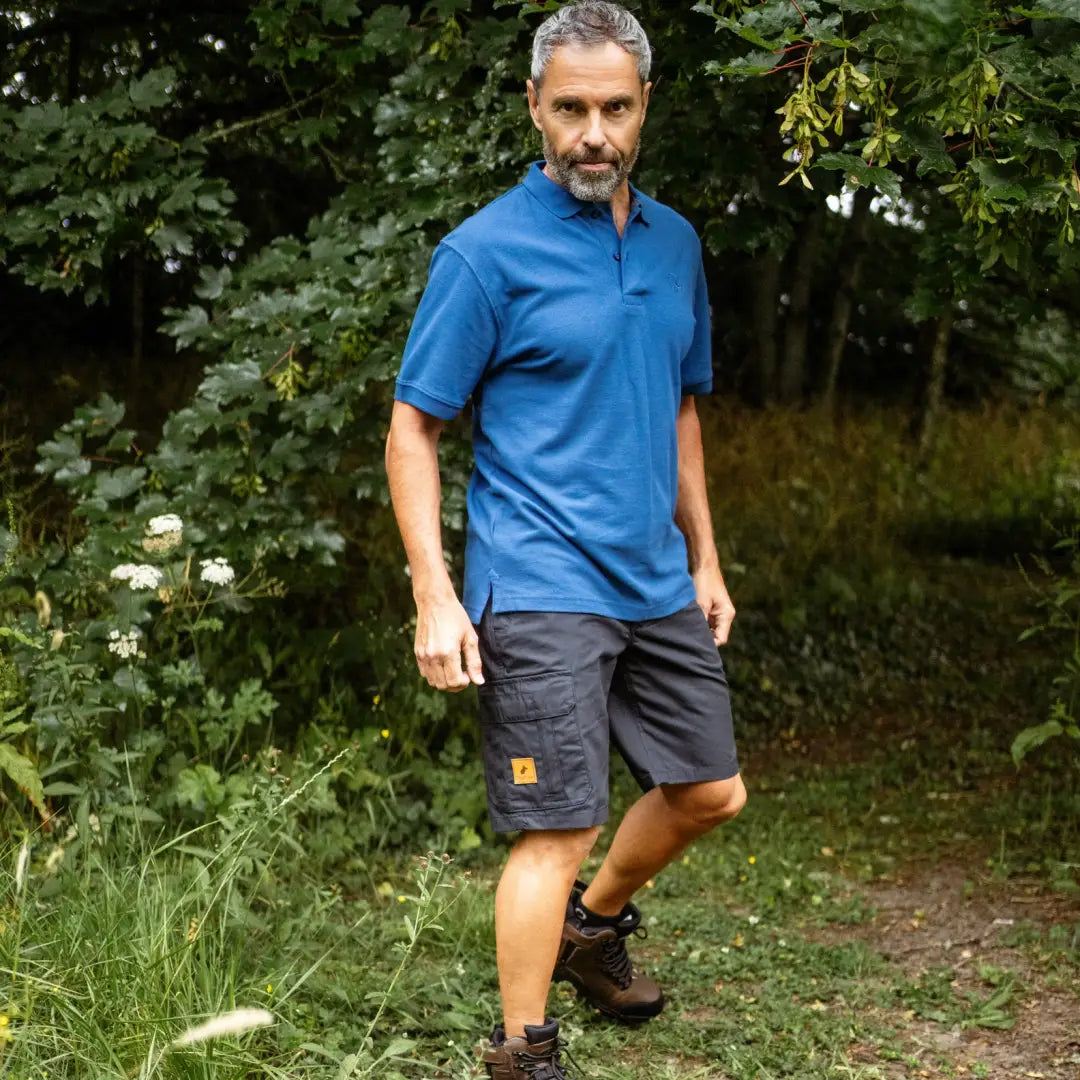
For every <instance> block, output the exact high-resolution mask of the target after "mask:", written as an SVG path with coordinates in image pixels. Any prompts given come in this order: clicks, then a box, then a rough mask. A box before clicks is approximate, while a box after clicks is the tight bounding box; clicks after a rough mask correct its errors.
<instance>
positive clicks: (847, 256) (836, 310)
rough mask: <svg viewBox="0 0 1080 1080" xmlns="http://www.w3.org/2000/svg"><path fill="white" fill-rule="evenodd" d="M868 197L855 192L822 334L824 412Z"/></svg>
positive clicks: (836, 374)
mask: <svg viewBox="0 0 1080 1080" xmlns="http://www.w3.org/2000/svg"><path fill="white" fill-rule="evenodd" d="M871 197H872V193H871V191H870V190H869V189H868V188H865V187H861V188H859V190H858V191H856V192H855V202H854V205H853V206H852V210H851V220H850V221H849V222H848V228H847V237H846V240H845V245H844V248H843V249H842V251H841V258H840V274H839V281H838V282H837V286H836V295H835V296H834V297H833V309H832V315H831V316H830V317H829V325H828V328H827V329H826V331H825V357H824V360H825V363H824V371H825V374H824V378H823V381H822V387H821V405H822V408H823V409H824V410H825V411H826V412H833V411H834V410H835V409H836V386H837V383H838V382H839V381H840V366H841V364H842V363H843V361H844V347H845V346H846V345H847V336H848V328H849V327H850V326H851V312H852V310H853V309H854V307H855V294H856V293H857V292H858V289H859V278H860V277H861V276H862V264H863V257H864V255H865V253H866V233H867V226H868V224H869V221H870V199H871Z"/></svg>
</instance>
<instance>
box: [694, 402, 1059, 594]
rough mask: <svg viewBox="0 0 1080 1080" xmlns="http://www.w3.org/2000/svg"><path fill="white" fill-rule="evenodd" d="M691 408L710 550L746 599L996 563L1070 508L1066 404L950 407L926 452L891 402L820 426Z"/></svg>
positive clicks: (803, 418)
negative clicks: (921, 455)
mask: <svg viewBox="0 0 1080 1080" xmlns="http://www.w3.org/2000/svg"><path fill="white" fill-rule="evenodd" d="M699 414H700V416H701V421H702V436H703V440H704V443H705V460H706V469H707V473H708V484H709V498H710V505H711V507H712V511H713V519H714V522H715V525H716V533H717V542H718V545H719V547H720V553H721V557H722V559H723V562H724V563H725V564H726V566H727V568H728V574H729V577H734V578H736V579H738V580H737V588H738V592H739V594H740V595H741V597H742V598H743V600H744V601H752V602H754V603H755V604H757V603H759V602H761V601H768V600H776V599H777V597H778V596H779V597H780V598H783V597H785V596H790V595H791V594H793V593H795V592H800V591H803V590H811V591H813V590H814V589H816V588H824V589H825V591H826V592H828V593H832V594H835V595H833V596H829V597H827V599H837V600H840V601H842V600H843V598H844V594H845V593H846V592H847V591H848V590H847V589H845V585H847V586H849V587H850V589H851V591H853V592H854V591H858V590H859V587H860V585H863V586H865V585H868V584H869V585H873V587H874V589H875V591H876V590H878V589H881V588H884V589H886V590H887V589H888V588H889V587H890V583H893V584H895V585H896V586H897V587H900V586H902V585H903V583H905V582H908V581H910V580H911V579H912V576H913V571H915V570H916V569H917V566H918V563H919V562H920V561H922V560H925V557H926V556H927V555H928V554H945V555H953V556H961V557H963V556H978V557H991V558H1000V559H1009V558H1010V557H1011V556H1012V555H1013V554H1014V553H1024V552H1026V551H1027V550H1028V549H1029V548H1030V547H1031V546H1033V545H1034V546H1038V545H1043V544H1047V543H1048V542H1050V541H1051V539H1052V536H1053V532H1052V530H1051V529H1050V528H1048V524H1047V523H1048V521H1050V520H1051V519H1054V518H1057V519H1060V520H1068V519H1069V516H1070V514H1071V515H1075V514H1076V512H1077V507H1076V505H1075V500H1072V505H1070V499H1069V496H1068V491H1069V485H1070V483H1071V482H1073V481H1075V479H1076V478H1077V477H1078V476H1080V424H1078V422H1077V420H1076V418H1075V417H1074V416H1072V415H1071V414H1069V413H1067V412H1060V413H1052V412H1050V411H1048V410H1037V409H1029V410H1018V409H1015V408H1011V407H1008V406H1001V405H999V406H994V407H989V406H988V407H985V408H982V409H979V410H976V411H972V412H952V413H950V414H948V415H947V416H945V417H943V419H942V424H941V430H940V435H939V438H938V441H937V445H936V450H935V452H934V454H933V456H932V457H931V458H930V459H929V460H928V461H925V462H920V461H919V460H918V458H917V456H916V453H915V447H914V445H913V443H912V441H911V439H910V437H909V435H908V432H907V420H906V418H905V417H904V416H903V415H902V414H901V413H899V412H897V411H896V410H895V409H893V410H885V409H882V410H877V411H874V410H868V411H864V412H861V413H859V414H858V415H857V416H848V417H846V418H842V419H841V420H840V421H839V422H838V423H833V422H832V421H831V420H828V419H825V418H823V417H822V416H821V415H819V414H818V413H815V412H809V411H808V412H798V411H794V410H780V409H777V410H765V411H760V410H749V409H746V408H743V407H740V406H739V405H737V404H735V403H732V402H730V401H727V400H724V399H719V398H718V399H706V400H704V401H702V402H701V403H700V404H699ZM915 576H917V575H915Z"/></svg>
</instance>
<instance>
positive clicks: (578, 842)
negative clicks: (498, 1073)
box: [495, 827, 600, 1038]
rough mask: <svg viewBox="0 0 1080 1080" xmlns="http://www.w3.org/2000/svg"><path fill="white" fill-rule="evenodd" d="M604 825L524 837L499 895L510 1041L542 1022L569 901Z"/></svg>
mask: <svg viewBox="0 0 1080 1080" xmlns="http://www.w3.org/2000/svg"><path fill="white" fill-rule="evenodd" d="M599 834H600V829H599V827H596V828H590V829H560V830H551V831H543V832H527V833H523V834H522V836H521V839H520V840H518V842H517V843H516V844H515V845H514V848H513V850H512V851H511V852H510V858H509V859H507V862H506V866H505V867H504V868H503V872H502V877H501V878H500V879H499V887H498V889H497V890H496V892H495V954H496V962H497V963H498V967H499V989H500V991H501V992H502V1002H503V1018H504V1023H505V1026H506V1034H507V1037H508V1038H513V1037H514V1036H515V1035H524V1034H525V1025H526V1024H542V1023H543V1022H544V1019H545V1014H546V1010H547V996H548V989H549V988H550V986H551V973H552V971H554V969H555V961H556V960H557V959H558V955H559V944H560V942H561V939H562V927H563V920H564V919H565V917H566V899H567V897H568V896H569V895H570V890H571V888H572V887H573V884H574V878H575V877H576V876H577V872H578V869H579V868H580V866H581V864H582V862H584V860H585V856H586V855H588V854H589V852H590V851H591V850H592V846H593V844H594V843H596V838H597V836H599Z"/></svg>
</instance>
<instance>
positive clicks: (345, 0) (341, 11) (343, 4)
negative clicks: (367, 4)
mask: <svg viewBox="0 0 1080 1080" xmlns="http://www.w3.org/2000/svg"><path fill="white" fill-rule="evenodd" d="M359 17H360V8H359V7H357V5H356V0H322V20H323V22H324V23H326V24H327V25H328V26H333V25H335V24H336V25H338V26H348V25H349V20H350V19H357V18H359Z"/></svg>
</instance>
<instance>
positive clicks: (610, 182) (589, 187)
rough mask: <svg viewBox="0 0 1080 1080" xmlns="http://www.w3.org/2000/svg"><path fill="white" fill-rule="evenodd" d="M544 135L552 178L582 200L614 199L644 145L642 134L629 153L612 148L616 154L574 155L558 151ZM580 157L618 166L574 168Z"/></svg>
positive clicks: (599, 200)
mask: <svg viewBox="0 0 1080 1080" xmlns="http://www.w3.org/2000/svg"><path fill="white" fill-rule="evenodd" d="M543 138H544V158H545V159H546V160H547V164H548V172H549V173H550V174H551V178H552V179H553V180H555V181H556V182H557V183H559V184H561V185H562V186H563V187H564V188H566V190H567V191H569V192H570V194H571V195H573V196H574V197H575V198H578V199H581V200H582V202H611V199H612V197H613V196H614V194H615V192H616V191H618V190H619V188H620V187H622V184H623V181H624V180H626V179H628V178H629V176H630V173H631V172H632V171H633V169H634V165H635V164H636V163H637V159H638V152H639V151H640V149H641V137H640V136H638V139H637V141H636V142H635V143H634V148H633V149H632V150H631V151H630V153H629V154H628V155H622V154H619V152H618V151H616V150H613V151H612V154H614V155H615V156H614V157H608V158H595V157H575V156H573V155H572V154H560V153H558V152H557V151H556V150H555V147H554V145H553V144H552V143H551V141H550V140H549V139H548V137H547V135H544V137H543ZM578 161H585V162H596V161H612V162H613V163H614V165H615V167H614V168H613V169H612V170H611V171H610V172H608V173H598V174H592V173H583V172H581V171H580V170H578V169H575V168H574V163H575V162H578Z"/></svg>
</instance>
